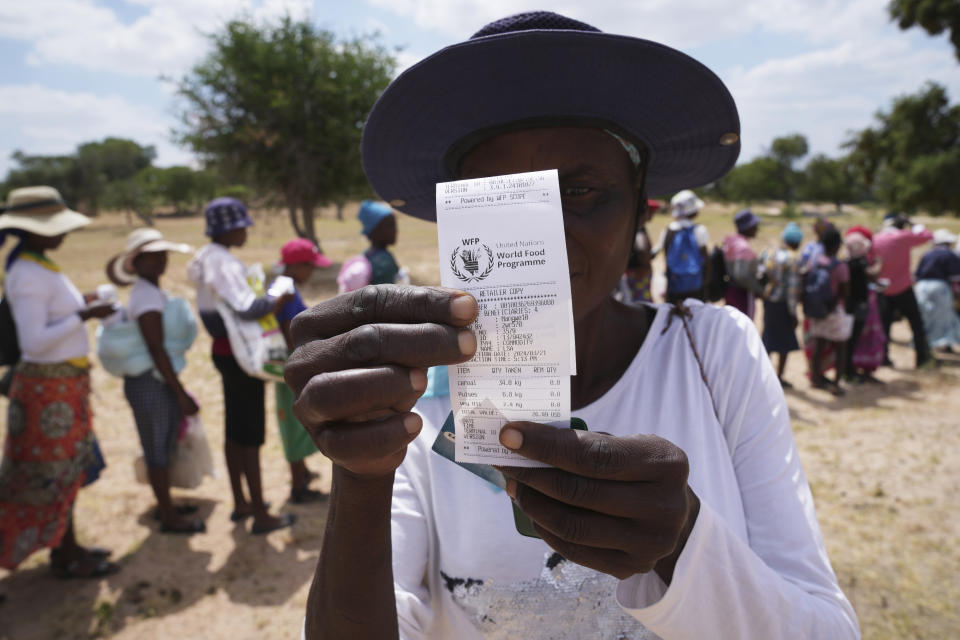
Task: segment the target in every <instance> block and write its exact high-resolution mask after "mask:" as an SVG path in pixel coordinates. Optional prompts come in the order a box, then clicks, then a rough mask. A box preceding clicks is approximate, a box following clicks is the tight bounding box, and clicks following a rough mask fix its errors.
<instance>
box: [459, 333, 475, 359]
mask: <svg viewBox="0 0 960 640" xmlns="http://www.w3.org/2000/svg"><path fill="white" fill-rule="evenodd" d="M457 345H458V346H459V347H460V353H462V354H463V355H465V356H472V355H473V352H474V351H476V350H477V337H476V336H475V335H473V331H470V330H469V329H465V330H464V331H461V332H460V335H458V336H457Z"/></svg>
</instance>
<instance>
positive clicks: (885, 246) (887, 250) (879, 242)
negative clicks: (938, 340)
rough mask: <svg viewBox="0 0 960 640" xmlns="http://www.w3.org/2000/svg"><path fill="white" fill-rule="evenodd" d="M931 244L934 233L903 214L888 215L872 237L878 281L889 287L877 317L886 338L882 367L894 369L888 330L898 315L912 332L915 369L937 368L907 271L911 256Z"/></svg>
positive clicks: (909, 273) (909, 274) (884, 294)
mask: <svg viewBox="0 0 960 640" xmlns="http://www.w3.org/2000/svg"><path fill="white" fill-rule="evenodd" d="M931 240H933V233H931V232H930V230H929V229H927V228H926V227H924V226H923V225H922V224H914V225H912V224H910V220H909V218H907V216H905V215H903V214H898V213H888V214H887V215H886V217H884V219H883V228H882V229H880V231H878V232H877V233H875V234H874V235H873V251H874V253H876V255H877V258H879V259H880V262H881V267H880V275H879V278H881V279H886V281H887V282H888V283H889V284H887V285H886V288H885V289H884V290H883V293H882V294H881V295H880V314H881V316H882V317H883V333H884V335H885V336H886V337H887V342H886V345H885V346H884V358H883V360H884V362H883V363H884V364H885V365H887V366H893V362H892V361H891V360H890V356H889V346H890V326H891V325H892V324H893V320H894V314H895V313H896V312H899V313H900V314H901V315H902V316H903V317H904V318H906V319H907V322H909V323H910V331H912V332H913V350H914V352H915V354H916V361H915V366H916V368H917V369H927V368H930V367H934V366H936V360H934V359H933V356H932V355H931V354H930V345H929V344H928V343H927V332H926V329H924V326H923V318H922V317H920V308H919V307H918V305H917V296H916V294H915V293H914V291H913V278H912V273H911V269H910V253H911V251H912V250H913V248H914V247H919V246H921V245H924V244H926V243H928V242H930V241H931Z"/></svg>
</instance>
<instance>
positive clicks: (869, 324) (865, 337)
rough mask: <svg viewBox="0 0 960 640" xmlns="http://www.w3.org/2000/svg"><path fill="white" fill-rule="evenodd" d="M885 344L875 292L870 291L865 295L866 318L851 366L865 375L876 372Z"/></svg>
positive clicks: (880, 362)
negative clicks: (865, 373)
mask: <svg viewBox="0 0 960 640" xmlns="http://www.w3.org/2000/svg"><path fill="white" fill-rule="evenodd" d="M886 343H887V336H886V335H884V333H883V320H882V319H881V318H880V303H879V302H878V301H877V292H876V291H873V290H870V291H869V292H868V293H867V317H866V319H865V320H864V324H863V332H862V333H861V334H860V339H859V340H857V344H856V345H854V349H853V366H854V367H856V368H857V369H863V370H864V371H866V372H867V373H872V372H873V371H876V370H877V369H878V368H879V367H880V365H881V364H883V352H884V346H885V345H886Z"/></svg>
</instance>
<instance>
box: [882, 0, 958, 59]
mask: <svg viewBox="0 0 960 640" xmlns="http://www.w3.org/2000/svg"><path fill="white" fill-rule="evenodd" d="M887 10H888V11H889V12H890V19H891V20H895V21H896V22H897V25H898V26H899V27H900V28H901V29H909V28H911V27H915V26H919V27H921V28H922V29H923V30H924V31H926V32H927V33H929V34H930V35H932V36H935V35H939V34H941V33H943V32H944V31H949V32H950V42H952V43H953V50H954V55H956V56H957V59H958V60H960V2H957V0H891V2H890V4H889V5H888V6H887Z"/></svg>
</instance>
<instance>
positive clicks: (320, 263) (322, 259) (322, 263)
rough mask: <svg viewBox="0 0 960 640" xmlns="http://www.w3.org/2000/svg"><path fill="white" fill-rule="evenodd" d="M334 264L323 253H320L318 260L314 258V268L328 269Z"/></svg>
mask: <svg viewBox="0 0 960 640" xmlns="http://www.w3.org/2000/svg"><path fill="white" fill-rule="evenodd" d="M332 264H333V260H331V259H330V258H328V257H327V256H325V255H323V254H322V253H318V254H317V256H316V258H314V260H313V266H315V267H320V268H321V269H326V268H327V267H329V266H330V265H332Z"/></svg>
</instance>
